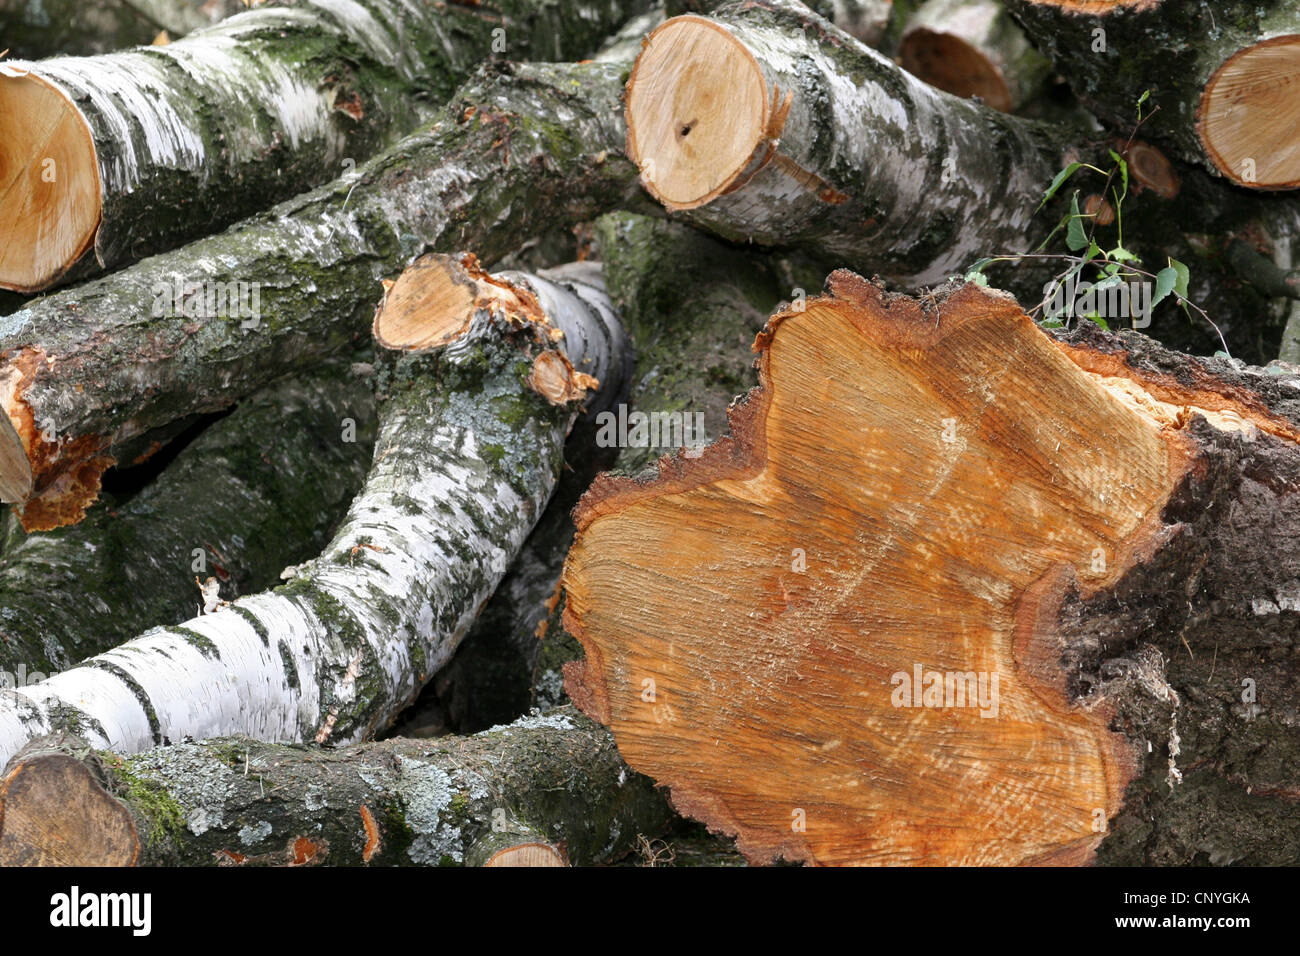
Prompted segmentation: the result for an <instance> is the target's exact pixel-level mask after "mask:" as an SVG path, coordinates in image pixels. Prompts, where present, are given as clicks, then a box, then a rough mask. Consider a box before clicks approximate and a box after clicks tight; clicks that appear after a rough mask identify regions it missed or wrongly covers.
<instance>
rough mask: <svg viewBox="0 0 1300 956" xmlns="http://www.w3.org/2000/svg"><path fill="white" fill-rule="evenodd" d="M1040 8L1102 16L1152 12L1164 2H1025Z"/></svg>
mask: <svg viewBox="0 0 1300 956" xmlns="http://www.w3.org/2000/svg"><path fill="white" fill-rule="evenodd" d="M1027 2H1029V3H1032V4H1035V5H1037V6H1040V7H1056V8H1057V9H1059V10H1064V11H1065V12H1066V13H1077V14H1092V15H1103V14H1108V13H1115V12H1117V11H1119V10H1134V11H1141V10H1153V9H1155V8H1156V7H1158V6H1160V4H1162V3H1164V2H1165V0H1027Z"/></svg>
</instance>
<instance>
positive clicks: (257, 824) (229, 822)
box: [0, 708, 672, 866]
mask: <svg viewBox="0 0 1300 956" xmlns="http://www.w3.org/2000/svg"><path fill="white" fill-rule="evenodd" d="M671 817H672V814H671V811H670V810H669V809H668V806H667V804H666V803H665V801H664V799H663V797H662V796H661V795H660V794H659V793H658V792H657V791H656V790H655V789H654V787H653V786H652V784H651V783H650V781H649V780H647V779H646V778H645V777H643V776H641V775H640V774H637V773H632V772H631V771H629V770H628V769H627V767H626V765H625V764H624V763H623V761H622V759H621V758H620V757H619V755H618V749H617V748H616V747H615V746H614V741H613V739H612V738H611V737H610V736H609V733H608V731H606V730H605V729H604V728H603V727H600V726H598V725H596V724H594V723H592V722H591V721H590V720H588V719H587V718H585V717H583V716H581V715H579V714H576V713H574V711H573V710H572V709H571V708H565V709H562V710H556V711H552V712H550V713H547V714H544V715H535V716H530V717H525V718H522V719H520V720H518V721H515V722H514V723H512V724H510V725H509V726H500V727H494V728H492V729H491V730H488V731H485V732H483V733H480V734H476V735H475V736H473V737H448V738H443V739H441V740H437V741H427V740H404V739H400V738H399V739H391V740H385V741H382V742H379V743H365V744H360V745H358V746H356V747H348V748H339V749H323V748H311V747H300V746H286V745H284V744H268V743H262V742H259V741H256V740H250V739H248V738H246V737H233V738H226V739H222V740H210V741H204V742H201V743H184V744H176V745H173V746H171V747H160V748H157V749H153V750H148V751H145V752H144V753H141V754H138V755H135V756H122V755H118V754H112V753H95V752H94V751H91V750H89V748H88V747H87V746H86V745H85V744H84V742H80V741H76V740H73V739H68V738H46V739H44V740H41V741H36V742H34V743H33V744H32V745H30V746H29V747H27V748H25V749H24V751H23V752H22V754H20V755H19V756H18V757H16V758H15V759H14V760H13V761H12V762H11V763H10V765H9V767H8V768H7V774H6V777H5V779H4V781H3V783H0V866H50V865H64V866H66V865H77V866H88V865H89V866H105V865H107V866H122V865H137V866H177V865H180V866H214V865H215V866H285V865H297V866H304V865H318V864H324V865H328V866H349V865H350V866H360V865H363V864H369V865H372V866H394V865H399V866H400V865H405V866H412V865H414V866H446V865H467V866H529V865H540V866H564V865H567V864H572V865H576V866H581V865H590V864H594V863H602V862H607V861H611V860H616V859H618V858H619V857H620V856H623V855H625V854H627V853H629V852H631V851H634V850H636V849H637V847H638V844H639V840H638V837H642V836H644V837H646V838H650V837H654V836H655V835H657V834H658V833H660V832H661V831H662V830H663V829H664V828H665V826H666V825H667V824H668V822H669V820H670V819H671Z"/></svg>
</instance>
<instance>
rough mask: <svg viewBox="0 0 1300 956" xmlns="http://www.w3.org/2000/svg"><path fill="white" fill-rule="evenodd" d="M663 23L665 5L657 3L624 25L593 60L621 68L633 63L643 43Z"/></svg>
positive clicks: (598, 51) (606, 42)
mask: <svg viewBox="0 0 1300 956" xmlns="http://www.w3.org/2000/svg"><path fill="white" fill-rule="evenodd" d="M663 22H664V7H663V4H662V3H655V4H653V5H652V6H651V7H650V9H649V10H647V11H645V13H642V14H638V15H637V16H635V17H632V18H631V19H630V20H628V21H627V22H626V23H625V24H623V26H622V27H621V28H620V29H619V31H618V32H617V33H615V34H614V35H613V36H611V37H610V38H609V39H608V40H606V41H605V42H604V44H602V46H601V48H600V49H599V50H597V51H596V53H595V55H594V56H593V57H592V59H593V60H595V61H596V62H597V63H617V64H619V65H620V66H625V65H627V64H629V63H631V62H632V61H633V60H635V59H636V55H637V54H638V53H640V52H641V41H642V40H644V39H645V38H646V35H647V34H648V33H649V32H650V31H651V30H653V29H654V28H655V27H657V26H659V24H661V23H663Z"/></svg>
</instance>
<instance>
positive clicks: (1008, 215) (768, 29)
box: [677, 0, 1300, 362]
mask: <svg viewBox="0 0 1300 956" xmlns="http://www.w3.org/2000/svg"><path fill="white" fill-rule="evenodd" d="M715 16H716V18H717V19H718V20H719V21H720V22H722V23H723V24H726V25H730V26H734V28H735V30H736V35H737V36H738V37H740V38H741V39H742V40H744V39H745V38H746V37H748V38H749V39H750V42H751V43H752V45H754V47H755V48H756V49H757V50H758V52H759V54H760V60H762V59H764V57H768V56H769V55H768V53H767V52H766V51H769V50H784V51H786V52H785V53H781V54H780V55H775V54H774V55H772V56H770V57H769V58H770V59H772V60H773V62H774V64H775V65H774V66H773V67H772V69H771V71H770V72H771V74H772V77H776V76H777V75H778V74H780V81H779V82H778V83H777V85H779V86H780V87H781V88H782V89H784V90H791V91H793V92H794V94H795V106H794V109H795V110H796V111H802V113H803V114H804V116H805V120H800V121H799V122H806V123H807V128H806V129H804V128H803V127H800V129H799V130H796V129H794V128H793V126H794V124H795V122H796V121H795V120H793V119H792V120H791V121H790V122H789V123H788V124H787V127H786V129H785V131H784V134H785V135H784V138H783V139H782V142H781V151H782V152H783V153H785V152H786V150H787V149H788V150H790V151H791V156H792V158H793V159H794V161H795V162H796V163H797V164H799V165H801V166H802V167H804V168H805V169H809V170H811V171H812V172H815V173H816V174H817V175H818V176H820V177H821V178H822V179H823V180H824V181H825V182H827V183H828V184H829V185H830V186H831V187H833V188H834V189H835V190H838V191H840V192H841V193H843V194H844V196H845V197H846V198H845V199H844V200H843V201H840V202H827V201H824V200H822V199H821V198H820V197H819V196H817V195H815V194H814V193H813V192H807V193H805V194H803V195H802V196H801V197H800V198H799V199H798V200H797V201H791V200H790V199H789V197H788V196H785V197H783V198H782V200H781V201H779V202H773V201H769V200H770V199H771V197H770V195H769V193H768V192H765V190H767V189H769V188H772V186H771V183H767V184H765V183H764V182H762V181H761V180H762V177H763V176H764V175H765V171H764V170H766V169H767V168H768V167H764V169H763V170H760V171H759V173H758V174H756V175H755V176H753V177H752V178H751V179H750V180H749V181H748V184H747V185H746V186H744V187H742V188H740V189H738V190H736V191H734V192H732V193H731V194H729V195H725V196H721V197H719V198H718V199H715V200H713V201H711V202H710V203H708V204H706V205H704V206H701V207H699V208H697V209H693V210H690V211H687V212H682V213H679V214H677V216H678V217H680V218H681V219H683V220H684V221H687V222H689V223H691V224H693V225H695V226H698V227H701V228H704V229H707V230H709V231H710V232H713V233H715V234H716V235H718V236H720V237H722V238H724V239H727V240H730V241H734V242H754V243H759V244H762V245H766V246H769V247H776V248H791V247H793V248H798V249H802V250H804V251H805V252H807V253H808V254H809V255H810V256H813V257H816V258H817V259H818V260H819V261H820V263H821V264H822V266H823V267H824V269H825V270H826V271H829V270H830V269H833V268H837V267H841V266H844V267H849V268H853V269H855V270H856V271H858V272H860V273H862V274H864V275H871V274H873V273H879V274H881V275H883V276H885V277H886V278H887V279H890V280H891V281H893V282H894V283H895V284H896V285H898V286H901V287H905V288H914V287H916V286H917V285H918V284H920V285H927V284H929V282H931V281H937V279H926V278H925V277H927V276H931V277H936V276H937V278H943V276H942V275H940V273H943V272H945V271H947V272H950V273H952V274H959V273H961V272H963V271H964V270H965V269H967V268H969V267H970V266H971V265H973V264H974V263H975V262H976V261H977V260H978V259H979V258H982V257H984V256H996V255H1011V254H1016V253H1025V252H1032V251H1034V250H1035V249H1036V248H1037V247H1038V246H1039V245H1040V243H1041V242H1042V241H1043V240H1045V239H1047V238H1048V236H1049V235H1050V234H1051V233H1052V231H1053V229H1054V228H1055V227H1056V225H1057V224H1058V222H1060V221H1061V219H1062V217H1063V216H1065V215H1066V214H1068V212H1069V208H1070V199H1071V197H1072V195H1073V194H1074V192H1075V190H1078V192H1079V199H1080V201H1081V202H1082V201H1083V200H1084V198H1085V197H1086V196H1088V195H1089V194H1090V193H1093V192H1100V191H1101V190H1102V188H1103V187H1104V185H1105V181H1106V180H1105V177H1104V176H1098V175H1096V174H1092V173H1089V172H1088V171H1087V170H1080V171H1079V172H1077V173H1076V174H1075V175H1074V176H1073V177H1072V178H1071V179H1070V180H1069V182H1068V183H1067V184H1066V185H1065V186H1064V187H1062V188H1061V189H1060V191H1059V192H1058V193H1057V195H1056V196H1055V198H1054V199H1053V201H1051V202H1048V203H1047V204H1046V205H1042V202H1041V201H1042V197H1043V196H1044V194H1045V193H1046V191H1047V188H1048V186H1049V185H1050V184H1051V182H1052V180H1053V178H1054V177H1055V175H1056V174H1057V173H1058V172H1059V171H1061V170H1062V169H1064V168H1065V167H1066V166H1067V164H1068V163H1070V162H1071V161H1075V160H1078V161H1082V162H1086V163H1091V164H1093V165H1095V166H1097V167H1099V168H1101V169H1103V170H1105V169H1109V168H1110V167H1112V166H1113V165H1114V163H1113V162H1112V160H1111V159H1110V158H1109V155H1108V150H1110V149H1111V148H1118V147H1120V146H1122V141H1118V142H1117V141H1116V139H1115V137H1114V136H1112V135H1111V134H1109V133H1107V132H1104V131H1099V130H1097V129H1095V128H1093V129H1089V128H1080V127H1077V126H1074V125H1063V124H1048V123H1042V122H1036V121H1033V120H1027V119H1023V118H1021V117H1017V116H1012V115H1008V114H1004V113H999V112H997V111H995V110H991V109H988V108H984V107H980V106H978V105H976V104H973V103H970V102H968V101H964V100H958V99H956V98H953V97H950V96H947V95H946V94H935V93H934V91H930V88H928V87H922V86H921V84H919V81H916V80H915V79H914V78H911V77H910V76H909V75H908V74H906V73H905V72H903V71H902V70H901V68H899V67H897V66H895V65H894V64H892V63H891V62H889V61H887V60H885V59H884V58H882V57H880V56H878V55H876V54H875V53H874V52H873V51H870V50H867V49H866V48H865V47H863V46H862V45H861V44H858V43H855V42H853V41H852V40H851V39H850V38H848V37H846V36H845V35H844V34H843V33H841V32H840V31H838V30H836V29H835V27H834V26H832V25H831V24H830V23H829V22H827V21H826V20H824V19H822V18H821V17H818V16H816V15H815V14H814V13H813V12H812V11H810V10H808V9H807V8H806V7H804V6H802V5H801V4H798V3H794V2H787V0H749V2H745V3H742V4H735V3H732V4H727V5H725V6H722V7H720V8H719V9H718V10H717V12H716V14H715ZM792 44H793V45H794V46H795V47H796V48H798V49H799V50H800V55H799V56H797V57H796V56H794V55H787V54H788V52H789V51H788V48H789V47H790V45H792ZM804 51H807V56H808V57H812V56H817V57H819V58H824V63H825V64H826V66H825V67H824V69H825V70H826V71H829V72H830V74H833V76H834V78H835V82H834V83H832V82H831V81H830V80H829V79H828V78H827V76H826V75H825V74H824V72H823V70H822V69H818V70H813V69H809V68H805V63H804ZM765 68H766V67H765ZM772 77H769V80H770V81H772V82H776V81H775V80H772ZM865 85H870V86H872V87H874V88H877V89H878V90H879V95H880V97H881V98H882V99H881V101H880V103H878V104H877V106H878V108H879V110H880V115H879V116H877V117H870V118H866V119H864V118H862V117H860V116H856V115H854V114H851V113H850V112H849V111H847V110H845V109H837V97H841V96H843V95H847V94H845V91H846V90H849V89H852V90H858V89H861V88H863V87H864V86H865ZM927 91H929V92H927ZM936 95H937V99H936ZM881 103H884V104H887V108H886V106H885V105H880V104H881ZM925 104H929V105H928V106H925ZM923 106H925V109H924V110H923V109H922V107H923ZM890 110H892V111H894V113H895V114H897V115H898V116H911V117H912V119H911V120H909V121H908V122H906V123H904V122H902V121H901V120H899V121H897V122H896V121H895V120H890V119H882V118H881V117H885V116H886V114H887V113H888V112H889V111H890ZM936 111H937V112H936ZM922 113H924V114H925V116H926V117H927V119H926V120H925V122H924V123H922V122H921V120H920V119H918V118H917V117H920V116H921V115H922ZM927 130H928V132H927ZM1124 138H1127V133H1126V134H1125V137H1124ZM931 140H933V142H931ZM855 143H856V144H858V145H856V146H855V145H853V144H855ZM855 150H856V151H858V152H859V153H860V154H861V156H862V157H865V158H863V159H862V161H861V162H858V161H856V160H855V159H854V157H855V156H857V155H858V153H855ZM873 157H874V159H873ZM773 165H775V164H768V166H773ZM1175 169H1176V171H1177V173H1178V174H1179V176H1180V177H1181V180H1182V187H1181V191H1180V192H1179V193H1178V195H1177V196H1176V197H1174V198H1172V199H1166V198H1162V197H1160V196H1158V195H1156V194H1155V193H1154V192H1153V191H1151V190H1149V189H1148V190H1140V189H1138V188H1136V187H1133V188H1130V191H1129V195H1128V197H1127V198H1126V199H1125V201H1124V205H1123V221H1122V222H1123V240H1124V245H1125V247H1126V248H1127V249H1129V250H1130V251H1132V252H1134V253H1136V254H1137V255H1139V256H1140V257H1141V258H1142V261H1143V263H1144V264H1145V267H1146V268H1147V269H1148V271H1150V272H1152V273H1154V272H1157V271H1158V270H1159V269H1161V268H1163V267H1164V266H1165V265H1166V264H1167V260H1168V259H1169V258H1174V259H1177V260H1179V261H1181V262H1184V263H1186V264H1187V265H1188V266H1189V268H1190V269H1191V273H1192V277H1191V285H1190V287H1189V291H1190V295H1189V297H1190V298H1191V300H1192V301H1194V302H1196V303H1197V304H1198V305H1200V306H1201V307H1202V308H1204V309H1205V310H1206V312H1207V313H1208V314H1209V315H1210V317H1211V319H1212V320H1213V321H1214V322H1215V323H1216V324H1217V325H1218V327H1219V328H1220V329H1221V330H1222V331H1223V334H1224V337H1225V338H1226V339H1227V343H1228V345H1229V348H1230V350H1231V351H1232V353H1233V354H1234V355H1236V356H1239V357H1243V358H1245V359H1246V360H1247V361H1251V362H1262V361H1268V360H1269V359H1271V358H1272V357H1274V356H1276V355H1277V348H1278V341H1279V339H1280V336H1281V332H1282V327H1283V325H1284V324H1285V321H1286V317H1287V314H1288V312H1289V303H1287V302H1284V301H1282V300H1278V299H1275V298H1270V297H1269V296H1267V295H1266V294H1264V293H1261V292H1260V291H1259V290H1257V289H1255V288H1253V287H1251V286H1250V285H1249V284H1248V283H1246V282H1244V281H1243V280H1242V278H1241V277H1240V276H1238V275H1237V274H1236V273H1235V271H1233V270H1232V268H1231V266H1230V265H1229V263H1228V262H1227V261H1226V260H1225V257H1224V251H1225V250H1226V248H1227V246H1228V245H1229V244H1230V243H1231V241H1232V240H1233V239H1236V238H1241V237H1244V238H1246V239H1248V240H1249V241H1250V242H1251V243H1252V244H1253V245H1254V246H1255V247H1256V248H1258V249H1259V251H1260V252H1261V253H1263V254H1265V255H1267V256H1269V257H1270V258H1275V259H1277V260H1279V262H1288V261H1290V260H1291V258H1292V257H1293V255H1294V254H1295V253H1293V251H1292V246H1293V245H1295V244H1296V243H1297V242H1300V203H1297V202H1296V201H1295V200H1294V199H1291V198H1285V197H1278V196H1269V197H1264V196H1256V195H1248V194H1244V193H1243V192H1242V191H1240V190H1237V189H1233V188H1230V187H1227V186H1226V185H1225V184H1224V183H1223V182H1222V181H1220V180H1216V179H1214V178H1213V177H1211V176H1210V175H1209V174H1207V173H1203V172H1201V171H1200V170H1197V169H1195V168H1193V167H1184V166H1181V165H1177V164H1176V165H1175ZM776 175H778V176H779V175H780V174H779V173H778V174H776ZM774 181H775V180H773V182H774ZM1118 183H1119V177H1118V176H1116V178H1115V185H1116V186H1117V187H1118ZM1112 201H1113V197H1112ZM1040 205H1042V208H1039V207H1040ZM864 222H869V223H871V224H872V227H871V228H870V229H864V228H863V223H864ZM1096 235H1097V239H1098V242H1099V244H1100V245H1101V246H1102V247H1103V248H1104V249H1109V248H1111V247H1113V246H1114V245H1115V244H1116V243H1117V242H1118V240H1119V236H1120V233H1119V223H1116V224H1112V225H1111V226H1108V227H1102V228H1099V229H1098V230H1097V234H1096ZM1044 251H1045V252H1049V253H1059V254H1067V253H1068V251H1069V250H1068V249H1067V248H1066V246H1065V242H1064V235H1063V234H1058V235H1057V236H1056V238H1055V239H1054V240H1053V242H1052V244H1051V245H1049V246H1048V248H1046V249H1045V250H1044ZM1297 252H1300V247H1298V248H1297ZM1068 267H1069V263H1067V262H1065V261H1063V260H1060V259H1057V260H1052V261H1032V260H1024V261H1022V262H1021V263H1020V264H1018V265H1016V266H995V267H992V268H990V269H989V270H988V274H989V275H990V277H991V279H992V281H993V284H995V285H997V286H999V287H1001V288H1004V289H1008V290H1009V291H1012V292H1013V293H1015V294H1016V295H1017V296H1018V297H1019V299H1020V301H1021V303H1022V304H1023V305H1024V306H1025V307H1026V308H1029V309H1032V308H1033V307H1035V306H1036V305H1037V304H1038V303H1039V302H1040V301H1041V300H1042V298H1043V295H1044V287H1045V285H1046V284H1047V282H1048V281H1050V280H1051V278H1052V276H1053V275H1056V274H1060V273H1064V272H1065V271H1066V270H1067V269H1068ZM923 280H924V281H923ZM1150 332H1151V333H1152V334H1154V335H1156V336H1158V337H1160V338H1161V340H1162V341H1165V342H1166V343H1167V344H1169V345H1170V346H1171V347H1174V348H1179V349H1184V350H1188V351H1196V352H1204V353H1209V352H1213V351H1215V350H1218V349H1221V348H1222V345H1220V344H1219V339H1218V335H1217V334H1216V333H1215V331H1214V330H1213V329H1212V328H1210V327H1208V326H1206V325H1205V324H1204V323H1203V322H1200V321H1199V320H1197V321H1196V322H1193V321H1192V320H1190V319H1188V318H1187V317H1186V316H1185V315H1184V314H1183V313H1182V312H1181V310H1180V309H1179V307H1178V305H1177V304H1176V302H1175V301H1174V300H1173V299H1172V298H1170V299H1169V300H1167V301H1166V302H1164V303H1162V304H1161V305H1160V306H1159V307H1158V309H1157V311H1156V312H1155V313H1154V315H1153V316H1152V322H1151V326H1150Z"/></svg>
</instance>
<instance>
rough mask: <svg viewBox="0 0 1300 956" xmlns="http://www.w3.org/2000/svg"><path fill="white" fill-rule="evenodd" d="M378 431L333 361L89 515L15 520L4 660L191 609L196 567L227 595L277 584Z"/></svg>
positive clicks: (97, 638)
mask: <svg viewBox="0 0 1300 956" xmlns="http://www.w3.org/2000/svg"><path fill="white" fill-rule="evenodd" d="M348 419H350V420H351V422H352V426H351V427H350V428H349V427H348V426H346V425H345V420H348ZM345 432H346V438H345ZM374 438H375V410H374V399H373V396H372V394H371V391H370V388H369V386H368V384H367V383H366V382H365V381H364V380H362V379H361V378H360V377H359V376H357V375H356V374H354V373H352V372H351V371H350V370H349V368H348V367H347V366H346V365H342V366H339V365H334V366H328V365H327V366H325V367H323V368H322V369H321V370H319V371H317V372H315V373H312V374H310V375H304V376H302V377H301V378H298V379H294V380H287V381H284V382H281V383H278V384H276V385H273V386H271V387H269V388H268V389H266V390H265V391H262V392H259V393H258V394H256V395H252V396H250V397H248V398H247V399H245V400H244V401H242V402H240V403H239V405H238V406H237V407H236V408H235V409H234V410H233V411H232V412H231V413H230V414H229V415H227V416H225V417H223V418H221V419H219V420H217V421H215V422H213V423H212V424H210V425H208V426H207V427H206V429H205V430H204V431H203V432H202V433H201V434H199V435H198V436H197V437H196V438H194V439H193V440H192V441H191V442H190V443H189V444H188V445H186V446H185V448H184V449H182V450H181V451H180V452H179V454H177V456H176V458H175V459H174V460H172V461H171V462H169V463H168V465H167V467H166V468H165V469H164V470H163V471H162V473H161V474H160V475H158V476H157V477H156V478H155V479H154V480H153V481H152V482H151V483H149V484H148V485H146V486H145V487H144V488H143V489H141V490H140V491H138V492H136V493H135V494H133V495H130V496H129V497H125V498H123V499H120V500H117V499H114V500H110V501H106V502H104V503H103V504H102V505H101V506H100V507H98V508H96V509H95V510H94V511H92V512H91V514H90V516H89V517H87V519H86V520H85V521H83V522H82V523H81V524H79V525H76V526H74V527H70V528H60V529H58V530H56V531H48V532H36V533H33V534H24V533H23V531H22V530H21V528H19V527H17V522H13V523H12V526H11V527H10V529H9V531H8V534H7V536H6V540H5V543H4V548H3V556H2V557H0V671H6V672H8V673H9V674H11V675H13V681H14V682H15V683H25V682H34V680H35V679H39V678H35V679H33V678H32V674H33V673H36V672H40V673H44V674H47V675H48V674H50V673H53V672H55V671H60V670H64V669H66V668H68V667H70V666H72V665H73V664H75V663H77V662H78V661H80V660H82V659H84V658H86V657H90V656H91V655H93V654H98V653H100V652H102V651H106V650H109V649H110V648H113V647H116V646H117V645H118V644H121V643H122V642H123V641H126V640H129V639H130V638H132V637H134V636H135V635H136V634H138V633H139V632H140V631H143V630H146V629H147V628H150V627H153V626H155V625H160V624H162V625H167V624H179V623H181V622H182V621H187V620H189V619H190V618H191V617H193V616H194V615H195V612H196V609H197V608H198V606H200V605H201V603H202V601H201V599H200V596H199V592H198V589H197V587H196V586H195V578H196V577H197V578H199V579H201V580H206V579H207V578H209V577H216V578H217V579H218V581H219V582H220V585H221V597H222V598H223V599H226V600H231V599H234V598H236V597H238V596H240V595H242V594H250V593H253V592H255V591H260V590H262V589H263V588H267V587H271V586H273V585H275V584H278V583H279V580H280V571H281V570H282V569H283V568H284V567H286V566H287V565H291V564H295V563H298V562H300V561H303V560H305V559H307V558H309V557H313V556H315V555H316V554H318V553H320V550H321V548H322V547H324V546H325V544H326V543H327V542H328V540H329V536H330V533H331V532H332V531H333V528H334V525H335V524H336V523H337V522H338V520H339V519H340V518H341V517H342V516H343V513H344V512H345V511H346V510H347V506H348V504H349V502H350V501H351V500H352V496H353V495H354V494H356V492H357V490H358V489H359V488H360V487H361V482H362V479H363V478H364V477H365V473H366V470H367V468H368V467H369V464H370V457H371V451H372V448H373V446H374ZM346 439H350V440H346ZM196 549H197V550H198V551H199V552H200V555H198V556H196V555H195V554H194V552H195V550H196ZM3 684H4V681H3V678H0V686H3Z"/></svg>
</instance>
